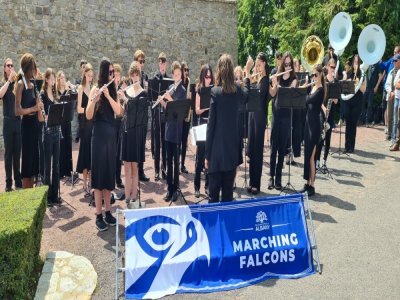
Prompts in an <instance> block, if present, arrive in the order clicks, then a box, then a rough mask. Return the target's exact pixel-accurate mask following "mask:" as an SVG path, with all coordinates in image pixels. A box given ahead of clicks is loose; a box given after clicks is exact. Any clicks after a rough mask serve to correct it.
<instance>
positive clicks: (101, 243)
mask: <svg viewBox="0 0 400 300" xmlns="http://www.w3.org/2000/svg"><path fill="white" fill-rule="evenodd" d="M383 130H384V128H383V127H375V128H359V129H358V137H357V145H356V148H357V149H356V151H355V153H354V154H352V155H350V156H349V157H347V156H343V155H341V156H340V159H339V158H338V156H337V155H336V156H332V157H329V161H328V165H329V167H330V168H331V171H332V175H333V179H330V178H328V177H327V176H324V175H318V179H317V183H316V192H317V194H316V195H315V196H314V197H313V198H312V200H311V205H312V208H313V211H314V213H313V216H314V219H315V226H316V234H317V239H318V246H319V251H320V258H321V262H322V264H323V273H322V275H318V274H317V275H314V276H310V277H307V278H303V279H299V280H268V281H265V282H263V283H260V284H258V285H255V286H251V287H247V288H243V289H240V290H236V291H230V292H224V293H214V294H207V295H184V296H182V295H179V296H171V297H170V298H174V299H197V298H201V299H204V298H205V299H215V298H218V299H227V298H230V299H249V298H254V297H257V299H266V298H275V299H288V298H296V299H297V298H308V299H321V298H322V299H326V298H328V299H339V298H340V299H343V298H344V299H360V298H372V299H378V298H379V299H382V298H389V299H396V298H397V299H398V298H399V295H400V264H399V258H398V257H399V254H400V251H399V248H398V247H399V245H400V237H399V235H398V234H397V232H396V230H397V229H398V228H399V227H400V218H399V213H398V212H399V211H400V196H399V195H400V185H399V184H398V182H399V175H400V172H399V171H398V170H399V166H400V164H399V161H400V152H389V151H388V148H389V144H388V142H385V141H384V133H383ZM338 136H339V134H333V141H332V145H333V146H337V145H338ZM343 137H344V136H343ZM147 146H148V148H149V142H148V145H147ZM77 148H78V147H77V144H74V162H76V157H77ZM332 150H336V149H335V148H333V149H332ZM194 151H195V149H193V148H192V147H191V148H190V149H189V151H188V157H187V161H188V163H187V164H186V166H187V168H188V170H189V171H190V172H191V174H188V175H184V176H181V186H182V189H183V192H184V194H185V196H187V200H188V201H189V202H192V201H193V202H194V201H195V200H197V199H196V198H195V197H194V195H193V194H194V188H193V172H194V163H193V160H194ZM149 152H150V151H147V153H148V155H149ZM268 153H269V152H268V149H267V148H266V151H265V155H264V157H265V163H264V169H263V178H262V182H263V186H262V191H267V193H266V194H262V195H260V196H263V195H266V196H269V195H276V194H277V192H276V191H273V193H271V192H270V191H268V190H267V188H266V185H267V180H268V176H267V174H268V165H267V159H268ZM297 161H298V162H300V163H299V166H297V167H294V168H292V172H293V176H292V183H293V185H294V186H295V187H296V188H298V189H300V188H301V187H302V186H303V184H304V181H303V179H302V171H303V169H302V166H303V158H298V159H297ZM1 164H2V165H1V166H0V168H1V172H2V173H0V174H1V175H2V178H4V166H3V164H4V162H3V161H1ZM145 169H146V174H147V175H148V176H151V178H152V181H151V182H150V183H146V184H142V199H143V200H144V201H145V202H146V203H147V206H149V207H154V206H165V205H166V203H165V202H164V201H163V200H162V197H163V195H164V193H165V191H166V185H165V184H164V183H163V182H162V183H160V182H159V183H155V182H154V181H153V176H154V174H153V171H152V170H153V169H152V161H151V159H150V157H149V156H148V157H147V161H146V164H145ZM287 171H288V168H287V167H286V168H285V170H284V174H286V172H287ZM284 178H286V177H284ZM285 182H286V179H284V180H283V183H285ZM237 186H238V187H241V186H243V170H242V171H241V172H240V173H239V179H238V180H237ZM0 189H2V190H4V182H1V183H0ZM238 192H239V194H240V193H242V195H241V196H242V197H243V198H245V197H249V196H248V195H247V194H246V193H245V191H244V190H241V189H240V188H238ZM61 194H62V197H63V198H64V199H65V200H66V201H68V203H70V204H71V206H73V207H74V208H75V209H76V210H75V209H73V208H71V207H70V206H69V205H66V204H64V205H63V206H61V207H54V208H51V209H49V210H47V213H46V216H45V221H44V230H43V239H42V249H41V254H42V255H43V256H45V254H46V253H47V252H48V251H56V250H64V251H69V252H71V253H74V254H77V255H82V256H85V257H86V258H88V259H89V260H90V261H91V262H92V264H93V266H94V267H95V269H96V272H97V273H98V276H99V277H98V283H99V284H98V287H97V289H96V291H95V294H94V297H93V299H112V298H113V295H114V289H115V277H114V276H115V231H114V229H113V230H108V231H106V232H103V233H99V232H98V231H97V229H96V228H95V226H94V219H95V216H94V208H92V207H89V206H88V203H89V200H88V199H85V198H84V197H83V191H82V185H81V183H79V184H78V185H77V186H75V187H74V188H72V187H70V186H67V185H62V188H61ZM117 204H118V205H119V206H120V207H121V208H123V204H124V203H123V202H118V203H117ZM120 229H121V230H123V227H122V226H121V227H120ZM121 236H123V234H121ZM121 285H122V281H121ZM122 291H123V290H122V288H121V289H120V291H119V292H120V293H122Z"/></svg>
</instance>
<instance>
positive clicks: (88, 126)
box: [76, 63, 94, 197]
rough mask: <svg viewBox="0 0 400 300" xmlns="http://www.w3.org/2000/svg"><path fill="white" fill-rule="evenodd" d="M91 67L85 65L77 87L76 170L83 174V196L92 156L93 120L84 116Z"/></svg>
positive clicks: (91, 80) (88, 193)
mask: <svg viewBox="0 0 400 300" xmlns="http://www.w3.org/2000/svg"><path fill="white" fill-rule="evenodd" d="M93 76H94V72H93V67H92V65H91V64H89V63H88V64H86V65H85V72H84V74H83V78H82V83H81V85H80V86H79V88H78V103H77V110H78V114H81V122H80V129H81V133H80V134H79V137H80V141H81V142H80V144H79V154H78V162H77V165H76V171H77V172H78V173H82V174H83V190H84V191H85V197H89V196H90V195H91V193H90V187H89V185H90V170H91V161H92V159H91V156H92V129H93V121H92V120H89V119H88V118H87V117H86V108H87V106H88V103H89V96H88V95H89V93H90V89H91V85H92V82H93Z"/></svg>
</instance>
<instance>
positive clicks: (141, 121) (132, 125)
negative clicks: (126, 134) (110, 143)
mask: <svg viewBox="0 0 400 300" xmlns="http://www.w3.org/2000/svg"><path fill="white" fill-rule="evenodd" d="M148 107H149V101H148V97H139V99H134V100H129V101H128V102H127V104H126V108H125V109H126V114H127V118H126V123H125V125H126V129H125V130H129V129H134V130H137V128H138V127H140V128H143V127H144V126H146V124H147V122H148V119H149V116H148V113H147V111H148ZM136 154H137V155H138V156H139V143H136ZM139 163H140V162H137V164H138V167H139ZM140 197H141V190H140V180H138V200H139V201H138V202H136V201H135V202H134V205H135V206H134V207H133V208H134V209H139V208H145V207H146V203H143V205H142V202H141V199H140Z"/></svg>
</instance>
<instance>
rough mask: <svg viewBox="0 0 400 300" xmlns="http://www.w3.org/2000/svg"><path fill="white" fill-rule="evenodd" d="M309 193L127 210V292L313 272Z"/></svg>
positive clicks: (220, 286)
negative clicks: (307, 214)
mask: <svg viewBox="0 0 400 300" xmlns="http://www.w3.org/2000/svg"><path fill="white" fill-rule="evenodd" d="M303 205H304V203H303V199H302V195H291V196H285V197H271V198H264V199H257V200H245V201H235V202H229V203H221V204H207V205H196V206H177V207H169V208H154V209H142V210H132V211H125V219H126V242H125V249H126V263H125V268H126V274H125V297H126V298H127V299H130V298H160V297H163V296H165V295H169V294H174V293H208V292H214V291H224V290H231V289H236V288H241V287H245V286H248V285H251V284H255V283H258V282H260V281H263V280H266V279H268V278H299V277H303V276H307V275H311V274H313V273H314V265H313V257H312V250H311V244H310V240H309V236H308V231H307V224H306V218H305V214H304V206H303Z"/></svg>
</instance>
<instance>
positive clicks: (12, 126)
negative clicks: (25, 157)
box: [3, 117, 22, 188]
mask: <svg viewBox="0 0 400 300" xmlns="http://www.w3.org/2000/svg"><path fill="white" fill-rule="evenodd" d="M3 138H4V167H5V170H6V187H7V188H11V187H12V174H13V170H14V183H15V187H17V188H21V187H22V181H21V173H20V161H19V160H20V158H21V119H20V118H15V117H14V118H11V117H4V120H3Z"/></svg>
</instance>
